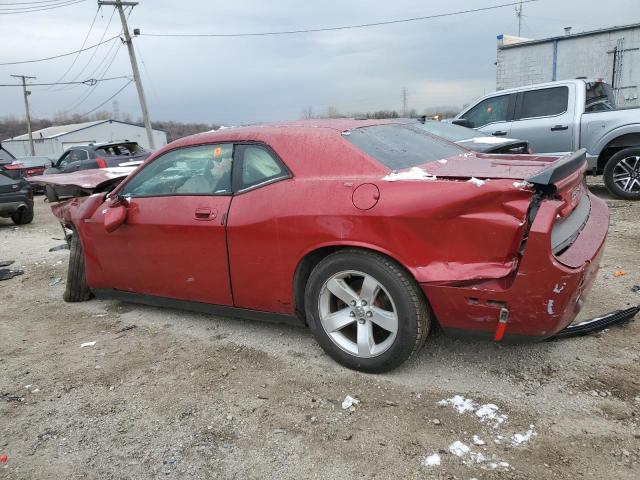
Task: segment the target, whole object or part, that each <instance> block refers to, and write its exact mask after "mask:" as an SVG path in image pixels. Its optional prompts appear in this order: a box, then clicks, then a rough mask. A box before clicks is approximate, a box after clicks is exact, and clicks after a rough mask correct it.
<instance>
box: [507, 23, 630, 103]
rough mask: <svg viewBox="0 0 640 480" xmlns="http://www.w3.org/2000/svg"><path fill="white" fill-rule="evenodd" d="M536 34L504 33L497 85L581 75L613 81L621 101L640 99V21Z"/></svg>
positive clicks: (512, 84)
mask: <svg viewBox="0 0 640 480" xmlns="http://www.w3.org/2000/svg"><path fill="white" fill-rule="evenodd" d="M565 30H566V31H567V33H566V34H565V35H562V36H558V37H551V38H545V39H541V40H532V39H527V38H520V37H513V36H509V35H499V36H498V54H497V62H496V66H497V72H496V88H497V89H498V90H503V89H505V88H512V87H521V86H523V85H531V84H534V83H544V82H551V81H555V80H567V79H571V78H576V77H587V78H596V79H598V78H601V79H603V80H604V81H605V82H607V83H610V84H612V85H613V87H614V89H615V92H616V100H617V103H618V106H620V107H635V106H638V105H640V102H639V100H638V94H639V92H638V88H639V86H640V23H635V24H632V25H624V26H619V27H611V28H603V29H600V30H593V31H589V32H582V33H571V29H570V28H567V29H565Z"/></svg>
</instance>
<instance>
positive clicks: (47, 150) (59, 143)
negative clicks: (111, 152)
mask: <svg viewBox="0 0 640 480" xmlns="http://www.w3.org/2000/svg"><path fill="white" fill-rule="evenodd" d="M117 140H130V141H135V142H138V144H140V145H141V146H143V147H144V148H147V149H148V148H149V142H148V141H147V132H146V130H145V128H144V127H141V126H139V125H134V124H132V123H127V122H121V121H119V120H97V121H94V122H84V123H74V124H71V125H59V126H54V127H48V128H43V129H42V130H36V131H35V132H33V142H34V146H35V150H36V155H42V156H46V157H49V158H51V159H55V158H58V157H59V156H60V155H62V152H64V151H65V150H66V149H67V148H69V147H73V146H75V145H86V144H88V143H97V142H111V141H117ZM153 140H154V142H155V147H156V148H160V147H162V146H164V145H166V144H167V134H166V133H165V132H163V131H161V130H153ZM2 146H3V147H4V148H5V149H7V150H8V151H10V152H11V153H13V155H15V156H16V157H22V156H28V155H31V150H30V148H29V135H28V134H26V133H25V134H24V135H19V136H17V137H14V138H9V139H7V140H3V141H2Z"/></svg>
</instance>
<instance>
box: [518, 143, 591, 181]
mask: <svg viewBox="0 0 640 480" xmlns="http://www.w3.org/2000/svg"><path fill="white" fill-rule="evenodd" d="M586 161H587V150H586V149H584V148H581V149H580V150H578V151H577V152H573V153H570V154H568V155H565V156H564V157H561V158H559V159H558V160H556V161H555V162H553V163H552V164H551V165H549V166H548V167H546V168H544V169H542V170H540V171H539V172H538V173H536V174H535V175H532V176H530V177H529V178H527V179H526V180H527V182H529V183H534V184H536V185H553V184H554V183H555V182H557V181H558V180H560V179H561V178H564V177H566V176H568V175H569V174H571V173H572V172H575V171H576V170H577V169H578V168H580V166H581V165H582V164H583V163H584V162H586Z"/></svg>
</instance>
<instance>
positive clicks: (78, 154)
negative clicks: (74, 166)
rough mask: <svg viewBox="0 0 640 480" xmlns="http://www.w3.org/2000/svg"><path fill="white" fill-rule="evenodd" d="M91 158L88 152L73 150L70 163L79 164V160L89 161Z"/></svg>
mask: <svg viewBox="0 0 640 480" xmlns="http://www.w3.org/2000/svg"><path fill="white" fill-rule="evenodd" d="M88 158H89V154H88V153H87V151H86V150H71V153H70V154H69V161H71V162H77V161H79V160H87V159H88Z"/></svg>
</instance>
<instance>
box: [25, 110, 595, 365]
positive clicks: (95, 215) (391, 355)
mask: <svg viewBox="0 0 640 480" xmlns="http://www.w3.org/2000/svg"><path fill="white" fill-rule="evenodd" d="M585 168H586V162H585V155H584V152H583V151H582V152H576V153H575V154H571V155H568V156H566V157H563V158H558V157H540V156H534V155H514V156H508V155H499V156H492V155H486V154H478V153H474V152H472V151H470V150H467V149H465V148H463V147H461V146H459V145H457V144H455V143H451V142H448V141H446V140H443V139H441V138H438V137H435V136H433V135H430V134H428V133H426V132H425V131H424V130H422V129H421V128H420V127H418V126H416V124H415V121H412V122H411V123H407V122H406V121H390V120H366V121H359V120H346V119H343V120H326V121H319V120H318V121H316V120H314V121H308V122H297V123H287V124H274V125H259V126H251V127H241V128H233V129H225V130H219V131H216V132H210V133H203V134H199V135H195V136H191V137H187V138H183V139H180V140H177V141H175V142H173V143H171V144H169V145H167V146H166V147H164V148H163V149H161V150H160V151H158V152H156V153H155V154H154V155H152V157H150V158H149V159H148V160H147V161H146V162H145V163H144V164H143V165H142V166H140V167H138V168H137V169H135V170H134V171H133V172H132V173H126V172H122V173H120V174H118V172H117V171H112V170H110V169H105V170H93V171H85V172H78V173H77V174H73V175H51V176H43V177H40V178H39V179H36V180H35V181H38V182H40V183H42V184H47V185H49V190H50V194H51V195H50V199H51V200H53V201H56V200H57V202H56V203H55V204H54V205H53V206H52V210H53V212H54V214H55V215H56V216H58V217H59V218H60V219H61V222H62V223H63V225H64V226H65V227H66V228H69V229H71V230H72V231H73V232H74V235H72V236H71V240H70V247H71V255H70V261H69V262H70V263H69V271H68V272H69V273H68V279H67V285H66V291H65V296H64V298H65V299H66V300H67V301H82V300H87V299H89V298H90V297H91V296H92V295H95V296H97V297H99V298H116V299H120V300H124V301H134V302H141V303H146V304H150V305H156V306H164V307H179V308H187V309H194V310H197V311H202V312H211V313H216V314H226V315H230V316H237V317H245V318H263V317H270V318H272V319H278V320H283V321H289V320H292V319H293V320H296V319H297V320H300V321H302V322H305V323H306V325H308V326H309V328H310V329H311V331H312V332H313V334H314V335H315V337H316V339H317V341H318V342H319V344H320V345H321V346H322V348H323V349H324V350H325V351H326V352H327V353H328V354H329V355H331V356H332V357H333V358H334V359H335V360H337V361H338V362H340V363H342V364H343V365H346V366H348V367H350V368H355V369H360V370H363V371H368V372H382V371H386V370H389V369H392V368H394V367H396V366H398V365H400V364H401V363H402V362H404V361H405V360H406V359H407V358H409V357H410V356H411V355H412V354H414V353H415V352H416V351H418V350H419V349H420V348H421V347H422V345H423V344H424V342H425V340H426V338H427V335H428V334H429V332H430V330H431V328H432V327H433V326H434V324H435V323H436V322H437V323H439V324H440V325H441V326H442V327H443V328H444V330H445V331H447V332H450V333H452V334H471V335H476V336H486V337H489V338H493V339H495V340H502V339H510V340H517V339H534V340H541V339H545V338H548V337H550V336H553V335H554V334H556V333H557V332H559V331H560V330H562V329H564V328H565V327H566V326H567V325H569V324H570V323H571V322H572V321H573V319H574V318H575V317H576V315H577V313H578V311H579V310H580V308H581V306H582V304H583V303H584V299H585V296H586V295H587V292H588V291H589V288H590V287H591V284H592V282H593V280H594V278H595V275H596V272H597V270H598V265H599V262H600V257H601V254H602V249H603V244H604V241H605V237H606V234H607V229H608V210H607V206H606V204H605V203H604V202H603V201H602V200H600V199H598V198H597V197H595V196H593V195H592V194H591V193H589V191H588V189H587V188H586V186H585V183H584V171H585ZM70 187H74V188H75V189H76V190H75V192H71V193H70V194H71V195H74V196H76V197H75V198H71V199H68V200H62V199H61V198H60V197H59V196H57V195H56V193H55V191H56V189H57V188H62V189H63V190H65V191H67V192H69V188H70ZM67 194H69V193H67ZM83 194H84V195H85V196H81V195H83ZM87 194H88V196H87Z"/></svg>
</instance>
